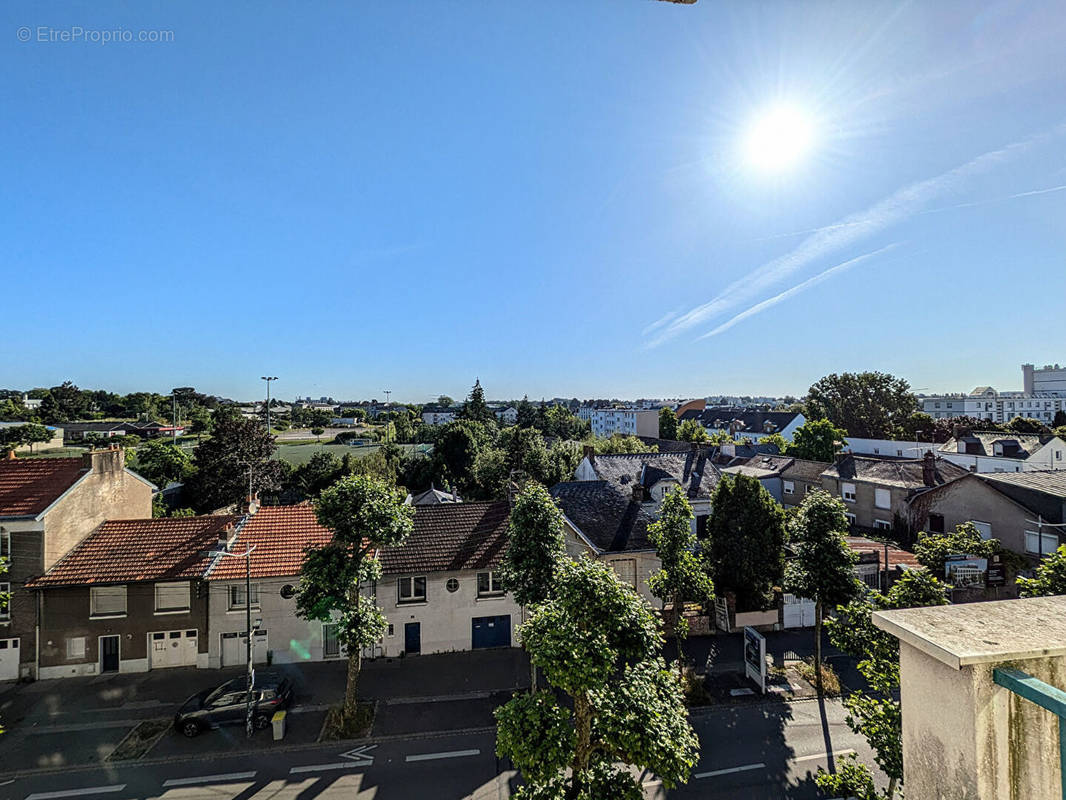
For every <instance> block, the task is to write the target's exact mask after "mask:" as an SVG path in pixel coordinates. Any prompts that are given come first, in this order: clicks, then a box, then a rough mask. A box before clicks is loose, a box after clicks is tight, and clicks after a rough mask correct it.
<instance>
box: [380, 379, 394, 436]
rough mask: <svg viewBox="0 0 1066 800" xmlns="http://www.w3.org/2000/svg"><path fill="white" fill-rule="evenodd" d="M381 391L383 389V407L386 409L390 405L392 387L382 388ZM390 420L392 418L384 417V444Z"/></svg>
mask: <svg viewBox="0 0 1066 800" xmlns="http://www.w3.org/2000/svg"><path fill="white" fill-rule="evenodd" d="M381 391H383V392H384V393H385V408H386V409H388V408H389V406H390V405H391V404H390V403H389V398H390V397H392V389H382V390H381ZM390 422H392V420H391V419H388V418H387V417H386V419H385V444H388V443H389V423H390Z"/></svg>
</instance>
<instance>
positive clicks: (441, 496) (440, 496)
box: [404, 486, 463, 506]
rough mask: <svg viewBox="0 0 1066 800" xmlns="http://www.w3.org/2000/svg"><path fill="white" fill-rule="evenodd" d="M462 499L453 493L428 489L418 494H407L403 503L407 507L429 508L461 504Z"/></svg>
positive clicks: (434, 488) (432, 488) (433, 488)
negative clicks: (438, 505)
mask: <svg viewBox="0 0 1066 800" xmlns="http://www.w3.org/2000/svg"><path fill="white" fill-rule="evenodd" d="M461 502H463V501H462V498H460V497H459V495H457V494H455V493H454V492H446V491H444V490H443V489H437V488H436V487H432V486H431V487H430V488H428V489H426V490H425V491H424V492H419V493H418V494H409V495H407V499H406V500H404V503H405V504H406V505H409V506H431V505H436V504H437V503H461Z"/></svg>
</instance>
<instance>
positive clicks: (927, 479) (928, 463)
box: [922, 450, 936, 486]
mask: <svg viewBox="0 0 1066 800" xmlns="http://www.w3.org/2000/svg"><path fill="white" fill-rule="evenodd" d="M922 483H924V484H925V485H926V486H936V456H935V455H933V451H932V450H926V451H925V455H924V456H923V457H922Z"/></svg>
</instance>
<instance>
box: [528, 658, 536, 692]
mask: <svg viewBox="0 0 1066 800" xmlns="http://www.w3.org/2000/svg"><path fill="white" fill-rule="evenodd" d="M526 655H527V656H528V655H529V651H528V650H527V651H526ZM536 691H537V665H536V664H534V663H533V659H532V658H530V659H529V693H530V694H534V693H535V692H536Z"/></svg>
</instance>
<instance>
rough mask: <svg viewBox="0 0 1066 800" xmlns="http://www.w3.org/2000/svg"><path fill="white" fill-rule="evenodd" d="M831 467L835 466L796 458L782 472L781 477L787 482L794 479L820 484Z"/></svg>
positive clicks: (825, 462) (824, 462) (826, 462)
mask: <svg viewBox="0 0 1066 800" xmlns="http://www.w3.org/2000/svg"><path fill="white" fill-rule="evenodd" d="M831 466H833V465H832V464H830V463H829V462H828V461H810V460H809V459H806V458H794V459H792V463H791V464H789V465H788V466H787V467H785V468H784V469H783V470H782V471H781V477H782V478H784V479H785V480H793V479H794V480H798V481H808V482H809V483H820V482H821V480H822V473H823V472H825V471H826V470H827V469H829V468H830V467H831Z"/></svg>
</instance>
